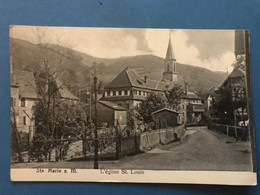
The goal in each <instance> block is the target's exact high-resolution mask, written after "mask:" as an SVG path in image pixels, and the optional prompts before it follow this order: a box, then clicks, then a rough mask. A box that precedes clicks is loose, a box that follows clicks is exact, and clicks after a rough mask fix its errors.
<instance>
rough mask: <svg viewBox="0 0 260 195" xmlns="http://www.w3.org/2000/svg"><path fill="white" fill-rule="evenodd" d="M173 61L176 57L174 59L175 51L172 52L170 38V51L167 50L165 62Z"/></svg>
mask: <svg viewBox="0 0 260 195" xmlns="http://www.w3.org/2000/svg"><path fill="white" fill-rule="evenodd" d="M173 59H175V57H174V53H173V50H172V42H171V37H169V43H168V49H167V52H166V57H165V60H173Z"/></svg>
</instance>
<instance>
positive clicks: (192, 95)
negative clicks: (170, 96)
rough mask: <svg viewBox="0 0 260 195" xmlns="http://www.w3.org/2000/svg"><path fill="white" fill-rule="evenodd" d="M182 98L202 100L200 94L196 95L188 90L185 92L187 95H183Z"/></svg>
mask: <svg viewBox="0 0 260 195" xmlns="http://www.w3.org/2000/svg"><path fill="white" fill-rule="evenodd" d="M183 98H184V99H194V100H203V98H202V97H200V96H198V95H197V94H196V93H194V92H190V91H188V92H187V95H185V96H184V97H183Z"/></svg>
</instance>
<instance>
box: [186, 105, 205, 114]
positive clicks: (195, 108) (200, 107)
mask: <svg viewBox="0 0 260 195" xmlns="http://www.w3.org/2000/svg"><path fill="white" fill-rule="evenodd" d="M189 111H190V112H204V111H205V107H204V105H203V104H189Z"/></svg>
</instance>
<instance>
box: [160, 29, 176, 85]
mask: <svg viewBox="0 0 260 195" xmlns="http://www.w3.org/2000/svg"><path fill="white" fill-rule="evenodd" d="M163 80H165V81H167V80H168V81H177V74H176V59H175V57H174V53H173V49H172V43H171V34H170V35H169V43H168V48H167V52H166V56H165V59H164V72H163Z"/></svg>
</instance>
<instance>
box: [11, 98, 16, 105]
mask: <svg viewBox="0 0 260 195" xmlns="http://www.w3.org/2000/svg"><path fill="white" fill-rule="evenodd" d="M11 106H13V107H15V106H16V98H13V97H11Z"/></svg>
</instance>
